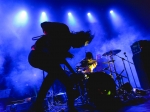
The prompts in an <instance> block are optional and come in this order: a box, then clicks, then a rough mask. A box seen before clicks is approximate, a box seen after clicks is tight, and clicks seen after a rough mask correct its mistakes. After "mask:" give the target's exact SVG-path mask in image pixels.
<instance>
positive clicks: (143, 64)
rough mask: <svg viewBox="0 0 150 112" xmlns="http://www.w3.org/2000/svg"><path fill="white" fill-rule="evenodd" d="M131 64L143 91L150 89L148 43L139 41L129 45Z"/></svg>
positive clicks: (149, 51) (149, 52)
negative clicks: (132, 63) (131, 54)
mask: <svg viewBox="0 0 150 112" xmlns="http://www.w3.org/2000/svg"><path fill="white" fill-rule="evenodd" d="M131 49H132V53H133V57H132V59H133V62H134V65H135V69H136V72H137V75H138V78H139V81H140V85H141V87H142V88H143V89H150V70H149V69H150V67H149V64H150V41H148V40H140V41H137V42H135V43H133V44H132V45H131Z"/></svg>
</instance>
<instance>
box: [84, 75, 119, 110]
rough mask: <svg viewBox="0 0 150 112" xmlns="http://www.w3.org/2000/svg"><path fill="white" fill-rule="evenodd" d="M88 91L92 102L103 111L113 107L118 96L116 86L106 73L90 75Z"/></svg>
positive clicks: (87, 85) (87, 84)
mask: <svg viewBox="0 0 150 112" xmlns="http://www.w3.org/2000/svg"><path fill="white" fill-rule="evenodd" d="M86 89H87V96H88V98H89V100H90V102H92V103H94V104H95V106H97V107H100V108H103V109H104V108H109V106H112V104H113V100H114V98H115V95H116V84H115V81H114V79H113V78H112V77H111V76H110V75H108V74H106V73H104V72H94V73H91V74H89V78H88V80H87V83H86Z"/></svg>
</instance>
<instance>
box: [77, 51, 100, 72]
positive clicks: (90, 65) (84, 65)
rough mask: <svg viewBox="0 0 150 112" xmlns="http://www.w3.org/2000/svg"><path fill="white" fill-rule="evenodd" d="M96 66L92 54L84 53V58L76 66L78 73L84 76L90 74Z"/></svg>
mask: <svg viewBox="0 0 150 112" xmlns="http://www.w3.org/2000/svg"><path fill="white" fill-rule="evenodd" d="M96 66H97V61H96V60H94V59H93V54H92V53H91V52H86V56H85V58H84V59H83V60H82V61H81V62H80V63H79V66H77V68H78V71H81V72H82V73H84V74H88V73H92V72H93V70H94V68H96Z"/></svg>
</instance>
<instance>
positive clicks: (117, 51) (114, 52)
mask: <svg viewBox="0 0 150 112" xmlns="http://www.w3.org/2000/svg"><path fill="white" fill-rule="evenodd" d="M119 52H121V50H120V49H116V50H111V51H108V52H106V53H104V54H103V55H102V56H109V55H116V54H118V53H119Z"/></svg>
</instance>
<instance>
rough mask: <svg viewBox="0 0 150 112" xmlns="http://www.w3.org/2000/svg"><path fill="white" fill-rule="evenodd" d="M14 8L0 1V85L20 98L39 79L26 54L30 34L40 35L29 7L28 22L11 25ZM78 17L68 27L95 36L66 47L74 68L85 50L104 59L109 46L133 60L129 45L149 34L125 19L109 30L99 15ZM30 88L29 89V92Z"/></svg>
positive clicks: (118, 67) (35, 86)
mask: <svg viewBox="0 0 150 112" xmlns="http://www.w3.org/2000/svg"><path fill="white" fill-rule="evenodd" d="M1 2H2V1H1ZM9 6H13V7H12V9H14V10H15V11H14V10H12V9H9V8H8V7H9ZM19 7H20V6H19ZM17 8H18V6H17V5H14V4H13V3H11V2H10V3H7V4H4V3H0V16H1V17H2V18H1V19H2V20H1V25H0V29H1V30H0V49H1V50H0V77H1V79H0V84H1V86H0V89H6V88H10V89H12V93H13V95H14V96H15V92H13V91H16V93H17V95H18V96H20V97H21V96H22V98H23V95H24V94H26V95H28V96H32V95H35V94H36V92H37V90H38V89H39V87H40V85H41V83H42V80H43V72H42V70H39V69H36V68H33V67H31V66H30V65H29V63H28V54H29V52H30V50H31V46H32V45H33V44H34V43H35V41H32V39H31V38H32V37H34V36H38V35H41V34H42V30H41V28H40V23H36V22H37V21H35V19H37V17H36V14H35V13H37V12H34V13H32V11H31V12H30V13H32V14H30V15H31V16H33V17H30V21H29V24H27V25H24V26H23V25H17V26H15V24H14V17H15V14H16V13H15V12H17V11H18V10H17ZM34 14H35V15H34ZM79 15H80V13H79ZM101 17H102V16H101ZM32 18H33V19H32ZM80 19H81V18H78V25H79V26H77V27H75V28H74V27H71V28H72V29H71V30H72V31H79V30H84V31H87V30H89V29H90V30H91V31H92V33H93V34H94V35H95V37H94V39H93V41H92V42H91V43H90V44H89V45H88V46H86V47H83V48H81V49H70V52H71V53H73V54H74V58H73V59H68V62H69V64H70V65H71V66H72V68H73V69H74V70H76V69H75V68H76V65H77V64H78V63H79V62H80V61H81V60H82V59H83V58H84V57H85V53H86V52H88V51H90V52H92V53H93V56H94V58H95V59H96V56H97V55H99V54H100V55H101V59H102V60H105V61H107V58H106V57H105V56H102V55H103V54H104V53H106V52H108V51H110V50H116V49H120V50H121V52H119V53H118V54H117V55H118V56H120V57H122V58H124V59H126V57H125V56H124V52H126V55H127V56H128V61H130V62H131V63H133V60H132V56H133V54H132V51H131V48H130V46H131V45H132V44H133V43H134V42H135V41H138V40H142V39H145V40H148V39H149V34H145V32H142V31H143V30H142V31H141V30H140V29H138V28H137V27H136V25H134V24H129V23H128V22H127V21H126V23H121V25H119V27H118V28H114V29H115V33H112V31H109V30H108V29H109V28H108V27H109V26H104V24H102V23H101V21H100V19H97V21H96V22H95V23H87V22H85V21H84V20H82V19H81V20H80ZM62 20H63V19H62ZM79 20H80V21H79ZM98 20H99V21H98ZM59 22H64V21H61V18H60V21H59ZM64 23H65V22H64ZM80 23H81V24H80ZM83 23H84V24H83ZM108 25H109V24H108ZM68 26H69V25H68ZM110 36H111V37H110ZM113 58H114V60H115V65H116V70H117V73H118V74H119V73H121V71H122V70H124V72H123V73H122V74H121V75H123V76H127V74H126V72H125V68H124V65H123V62H122V59H121V58H119V57H117V56H113ZM124 62H125V65H126V69H127V72H128V75H129V79H130V81H131V84H132V85H133V86H135V83H134V79H133V77H132V73H131V71H130V67H129V65H128V64H129V63H128V62H127V61H125V60H124ZM130 65H131V68H132V71H133V75H134V78H135V80H136V83H137V85H138V86H140V84H139V81H138V77H137V73H136V70H135V68H134V65H133V64H130ZM106 66H107V65H106ZM114 77H115V74H114ZM124 81H125V82H127V79H126V78H124ZM30 90H32V92H31V91H30ZM31 93H32V95H31Z"/></svg>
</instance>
